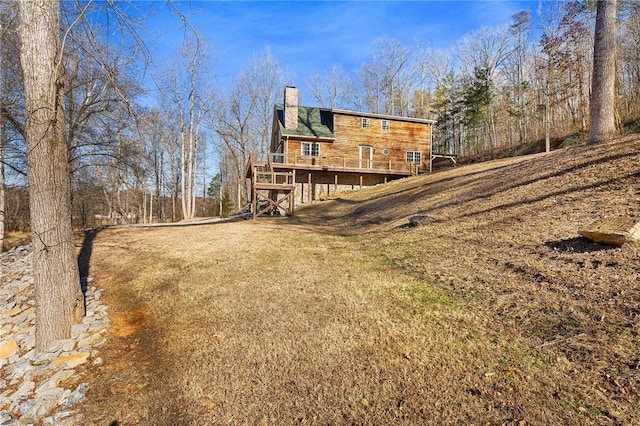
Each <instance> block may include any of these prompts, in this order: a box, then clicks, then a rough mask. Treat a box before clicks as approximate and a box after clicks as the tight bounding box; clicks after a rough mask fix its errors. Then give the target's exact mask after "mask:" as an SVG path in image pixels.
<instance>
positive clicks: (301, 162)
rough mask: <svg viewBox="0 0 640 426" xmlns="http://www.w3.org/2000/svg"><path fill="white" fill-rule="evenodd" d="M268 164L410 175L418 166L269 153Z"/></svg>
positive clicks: (403, 163)
mask: <svg viewBox="0 0 640 426" xmlns="http://www.w3.org/2000/svg"><path fill="white" fill-rule="evenodd" d="M291 160H293V162H291ZM269 163H270V164H273V165H292V166H313V167H330V168H334V169H348V170H351V169H353V170H355V169H363V170H374V171H375V170H379V171H403V172H408V173H412V174H416V173H418V171H419V170H420V166H421V165H419V164H414V163H406V162H397V161H396V162H392V161H390V160H388V161H372V160H367V159H357V158H352V157H350V158H347V157H317V158H311V157H302V156H298V155H297V154H294V155H293V158H291V156H290V157H289V158H287V157H286V155H285V154H282V153H270V154H269Z"/></svg>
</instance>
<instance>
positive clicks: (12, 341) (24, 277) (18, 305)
mask: <svg viewBox="0 0 640 426" xmlns="http://www.w3.org/2000/svg"><path fill="white" fill-rule="evenodd" d="M31 253H32V250H31V246H30V245H24V246H20V247H14V248H13V249H11V250H9V251H7V252H5V253H1V254H0V426H17V425H25V424H26V425H28V424H35V423H37V424H43V425H56V426H58V425H61V426H65V425H77V424H82V423H83V421H82V418H81V415H80V414H78V413H76V412H74V406H76V405H77V404H78V403H79V402H80V401H82V400H83V399H84V397H85V395H86V393H87V391H88V389H89V385H88V384H87V383H83V382H82V377H81V375H80V374H78V373H77V372H76V370H77V369H78V367H79V366H81V365H83V364H86V363H91V364H93V365H96V366H97V365H100V364H102V362H103V361H102V358H101V357H100V356H99V349H98V348H100V346H102V345H103V344H104V343H105V336H106V331H107V327H108V325H109V323H108V318H107V314H106V306H104V305H103V304H101V303H100V297H101V295H102V291H101V290H97V289H95V288H94V287H91V286H87V289H86V293H85V300H86V316H85V317H84V319H83V321H82V323H81V324H76V325H74V326H73V328H72V330H71V339H67V340H59V341H56V342H54V343H53V344H52V345H51V347H50V348H49V350H48V351H47V352H44V353H43V352H36V351H35V348H34V347H35V331H34V325H35V300H34V286H33V270H32V265H31ZM84 279H86V280H87V281H91V278H90V277H85V278H84Z"/></svg>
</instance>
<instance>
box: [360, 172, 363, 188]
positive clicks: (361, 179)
mask: <svg viewBox="0 0 640 426" xmlns="http://www.w3.org/2000/svg"><path fill="white" fill-rule="evenodd" d="M362 181H363V177H362V175H360V189H362Z"/></svg>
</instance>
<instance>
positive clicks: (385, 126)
mask: <svg viewBox="0 0 640 426" xmlns="http://www.w3.org/2000/svg"><path fill="white" fill-rule="evenodd" d="M390 127H391V123H390V122H389V120H382V121H380V128H381V129H382V130H389V128H390Z"/></svg>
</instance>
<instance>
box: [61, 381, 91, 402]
mask: <svg viewBox="0 0 640 426" xmlns="http://www.w3.org/2000/svg"><path fill="white" fill-rule="evenodd" d="M88 390H89V383H80V384H79V385H78V387H77V388H76V390H74V391H73V392H72V393H71V395H69V398H68V399H67V402H66V404H64V406H65V407H71V406H73V405H76V404H77V403H78V402H80V401H82V400H83V399H84V397H85V395H86V394H87V391H88Z"/></svg>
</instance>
